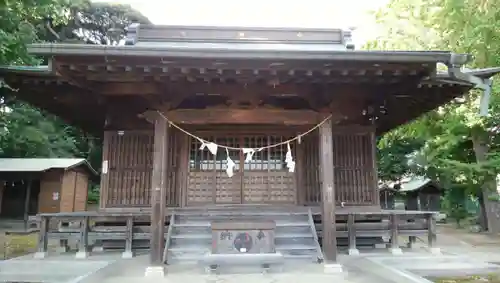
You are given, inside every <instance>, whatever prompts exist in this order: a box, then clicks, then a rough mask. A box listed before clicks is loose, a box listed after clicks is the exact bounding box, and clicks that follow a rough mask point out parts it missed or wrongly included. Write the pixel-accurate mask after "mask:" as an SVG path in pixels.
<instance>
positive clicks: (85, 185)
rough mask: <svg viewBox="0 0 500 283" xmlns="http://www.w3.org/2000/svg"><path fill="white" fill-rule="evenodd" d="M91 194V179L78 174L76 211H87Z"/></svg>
mask: <svg viewBox="0 0 500 283" xmlns="http://www.w3.org/2000/svg"><path fill="white" fill-rule="evenodd" d="M88 193H89V178H88V175H87V174H84V173H82V172H76V182H75V200H74V208H73V209H74V211H86V210H87V199H88Z"/></svg>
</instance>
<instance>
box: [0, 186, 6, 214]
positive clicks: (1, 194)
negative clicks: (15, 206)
mask: <svg viewBox="0 0 500 283" xmlns="http://www.w3.org/2000/svg"><path fill="white" fill-rule="evenodd" d="M4 191H5V182H4V181H2V180H0V215H1V214H2V200H3V192H4Z"/></svg>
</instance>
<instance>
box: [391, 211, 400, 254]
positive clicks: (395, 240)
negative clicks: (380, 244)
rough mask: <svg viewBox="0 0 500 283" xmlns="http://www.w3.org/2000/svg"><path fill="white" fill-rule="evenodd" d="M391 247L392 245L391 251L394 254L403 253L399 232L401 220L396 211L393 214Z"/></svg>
mask: <svg viewBox="0 0 500 283" xmlns="http://www.w3.org/2000/svg"><path fill="white" fill-rule="evenodd" d="M390 219H391V247H390V252H391V253H392V254H394V255H397V254H402V253H403V251H402V250H401V248H400V247H399V241H398V237H399V233H398V222H399V215H397V214H396V213H392V214H391V218H390Z"/></svg>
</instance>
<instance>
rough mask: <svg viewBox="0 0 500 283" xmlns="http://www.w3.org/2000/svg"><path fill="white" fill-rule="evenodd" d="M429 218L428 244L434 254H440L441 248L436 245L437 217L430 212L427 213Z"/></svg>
mask: <svg viewBox="0 0 500 283" xmlns="http://www.w3.org/2000/svg"><path fill="white" fill-rule="evenodd" d="M426 218H427V244H428V248H429V250H430V252H431V253H433V254H440V253H441V249H440V248H438V247H436V246H435V244H436V238H437V232H436V219H435V218H434V214H432V213H429V214H428V215H426Z"/></svg>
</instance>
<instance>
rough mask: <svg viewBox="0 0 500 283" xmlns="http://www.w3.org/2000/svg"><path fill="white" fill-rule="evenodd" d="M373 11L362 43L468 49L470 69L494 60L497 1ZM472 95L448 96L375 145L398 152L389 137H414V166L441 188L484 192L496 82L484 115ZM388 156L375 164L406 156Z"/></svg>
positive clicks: (494, 162)
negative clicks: (371, 36)
mask: <svg viewBox="0 0 500 283" xmlns="http://www.w3.org/2000/svg"><path fill="white" fill-rule="evenodd" d="M374 15H375V17H376V18H377V22H378V24H379V26H380V29H381V30H382V35H381V36H380V37H379V38H377V40H375V41H373V42H370V43H369V44H367V45H366V47H365V48H367V49H384V50H387V49H406V50H416V49H420V50H428V49H437V50H453V51H454V52H459V53H470V54H473V55H474V56H475V60H474V62H473V63H472V64H471V66H469V67H470V68H481V67H489V66H499V65H500V44H498V43H499V39H500V29H499V28H498V27H499V26H500V10H498V8H497V7H496V1H486V0H460V1H457V0H411V1H410V0H392V1H390V3H389V4H388V5H387V6H386V7H384V8H382V9H380V10H379V11H376V13H375V14H374ZM479 95H480V93H479V92H477V91H472V92H471V93H470V94H469V95H467V96H466V97H465V98H464V100H463V101H462V102H460V103H457V102H452V103H449V104H447V105H445V106H443V107H440V108H439V109H436V110H434V111H432V112H430V113H427V114H426V115H424V116H423V117H420V118H419V119H417V120H416V121H414V122H413V123H410V124H408V125H405V126H403V127H401V128H399V129H396V130H395V131H394V132H393V133H391V134H389V135H386V136H385V137H383V138H382V140H381V142H380V143H379V146H380V151H381V152H399V151H400V147H401V145H400V143H401V142H400V140H398V139H394V136H397V137H399V138H400V139H401V140H413V141H415V142H413V143H412V144H413V145H414V148H413V150H414V151H416V152H418V154H417V157H418V158H417V159H418V165H419V168H420V169H421V172H423V173H424V174H426V175H427V176H429V177H431V178H434V179H436V180H439V181H440V182H441V183H442V184H443V185H446V186H447V187H448V189H453V190H465V194H468V195H473V196H478V197H480V200H482V199H486V198H488V197H489V195H490V194H491V192H492V191H493V190H494V187H495V182H493V181H492V180H494V177H495V176H496V175H497V174H498V173H499V172H498V171H499V170H500V148H499V147H500V140H499V137H498V134H497V133H498V129H499V128H498V125H500V87H498V86H496V87H494V89H493V91H492V99H491V102H490V114H489V115H488V116H487V117H480V116H479V115H478V113H479V110H478V100H479ZM422 141H423V144H419V142H422ZM408 150H410V149H407V151H408ZM394 156H396V158H395V159H394V160H391V161H390V162H392V165H391V164H386V165H384V166H382V168H381V169H382V170H387V168H393V167H395V168H401V164H402V163H404V162H407V159H408V158H407V157H406V156H403V155H394ZM386 159H387V158H386ZM383 162H384V160H382V162H381V163H383ZM386 163H387V162H386ZM411 169H412V168H403V170H401V172H398V174H411ZM392 173H393V172H391V171H385V172H383V173H382V174H381V175H382V176H384V174H385V175H391V174H392ZM462 195H463V194H462ZM483 211H484V208H483Z"/></svg>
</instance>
